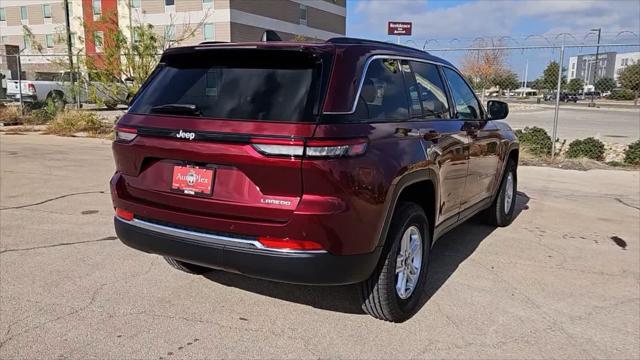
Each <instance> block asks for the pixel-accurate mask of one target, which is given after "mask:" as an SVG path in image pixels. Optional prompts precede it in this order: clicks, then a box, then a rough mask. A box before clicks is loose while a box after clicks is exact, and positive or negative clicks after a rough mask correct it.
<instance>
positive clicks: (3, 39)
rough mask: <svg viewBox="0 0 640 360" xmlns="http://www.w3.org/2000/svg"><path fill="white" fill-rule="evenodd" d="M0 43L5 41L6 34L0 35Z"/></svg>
mask: <svg viewBox="0 0 640 360" xmlns="http://www.w3.org/2000/svg"><path fill="white" fill-rule="evenodd" d="M0 43H3V44H6V43H7V36H6V35H2V36H0Z"/></svg>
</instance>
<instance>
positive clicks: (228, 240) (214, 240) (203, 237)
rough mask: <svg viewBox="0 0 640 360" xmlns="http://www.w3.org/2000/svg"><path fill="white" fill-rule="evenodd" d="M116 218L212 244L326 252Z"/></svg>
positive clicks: (159, 231)
mask: <svg viewBox="0 0 640 360" xmlns="http://www.w3.org/2000/svg"><path fill="white" fill-rule="evenodd" d="M116 219H118V221H122V222H124V223H127V224H129V225H133V226H137V227H140V228H142V229H146V230H149V231H153V232H157V233H161V234H166V235H171V236H177V237H181V238H185V239H189V240H195V241H200V242H206V243H210V244H216V245H221V246H225V245H231V246H235V247H244V248H249V249H251V248H253V249H260V250H264V251H269V252H278V253H298V254H299V253H303V254H324V253H326V251H325V250H290V249H272V248H267V247H265V246H264V245H262V244H261V243H260V242H259V241H257V240H249V239H240V238H234V237H229V236H224V235H213V234H207V233H202V232H197V231H190V230H183V229H178V228H173V227H169V226H165V225H159V224H154V223H151V222H148V221H144V220H140V219H135V218H134V219H133V220H131V221H129V220H125V219H123V218H121V217H119V216H116Z"/></svg>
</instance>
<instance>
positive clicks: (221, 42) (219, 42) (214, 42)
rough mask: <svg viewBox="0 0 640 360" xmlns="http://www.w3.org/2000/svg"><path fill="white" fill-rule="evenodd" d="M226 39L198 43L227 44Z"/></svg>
mask: <svg viewBox="0 0 640 360" xmlns="http://www.w3.org/2000/svg"><path fill="white" fill-rule="evenodd" d="M227 43H228V42H227V41H203V42H201V43H199V44H198V45H210V44H227Z"/></svg>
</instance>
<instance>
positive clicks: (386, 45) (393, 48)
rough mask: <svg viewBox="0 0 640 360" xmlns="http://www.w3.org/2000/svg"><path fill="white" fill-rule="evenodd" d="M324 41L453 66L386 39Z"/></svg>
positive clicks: (424, 52)
mask: <svg viewBox="0 0 640 360" xmlns="http://www.w3.org/2000/svg"><path fill="white" fill-rule="evenodd" d="M326 43H328V44H334V45H361V46H370V47H372V48H375V49H377V50H382V49H386V50H389V51H390V52H393V53H394V55H400V56H402V55H405V56H413V57H418V58H423V59H425V60H431V61H435V62H439V63H442V64H446V65H450V66H453V65H452V64H451V63H450V62H448V61H446V60H444V59H442V58H439V57H437V56H434V55H432V54H430V53H428V52H426V51H424V50H420V49H416V48H414V47H411V46H405V45H399V44H393V43H390V42H386V41H377V40H369V39H360V38H352V37H334V38H331V39H329V40H327V41H326Z"/></svg>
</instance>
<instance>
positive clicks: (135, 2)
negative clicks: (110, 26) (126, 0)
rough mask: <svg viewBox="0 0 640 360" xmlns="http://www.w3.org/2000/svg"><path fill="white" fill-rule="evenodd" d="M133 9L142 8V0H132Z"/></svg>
mask: <svg viewBox="0 0 640 360" xmlns="http://www.w3.org/2000/svg"><path fill="white" fill-rule="evenodd" d="M131 8H132V9H140V0H131Z"/></svg>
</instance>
